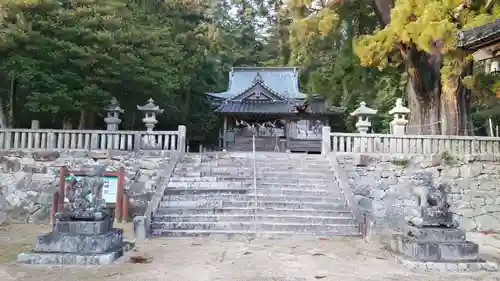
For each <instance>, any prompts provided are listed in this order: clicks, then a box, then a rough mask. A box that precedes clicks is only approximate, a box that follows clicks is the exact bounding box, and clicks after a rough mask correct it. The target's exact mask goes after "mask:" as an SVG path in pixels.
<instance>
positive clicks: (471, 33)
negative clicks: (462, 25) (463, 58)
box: [457, 19, 500, 51]
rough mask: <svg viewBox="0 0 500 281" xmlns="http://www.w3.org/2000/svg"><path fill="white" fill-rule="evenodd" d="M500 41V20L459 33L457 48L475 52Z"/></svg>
mask: <svg viewBox="0 0 500 281" xmlns="http://www.w3.org/2000/svg"><path fill="white" fill-rule="evenodd" d="M499 41H500V19H496V20H495V21H493V22H490V23H486V24H483V25H480V26H476V27H473V28H469V29H463V30H460V31H458V34H457V46H458V47H459V48H462V49H466V50H471V51H475V50H478V49H480V48H483V47H486V46H488V45H491V44H495V43H497V42H499Z"/></svg>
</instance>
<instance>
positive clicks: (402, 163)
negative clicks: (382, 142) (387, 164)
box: [391, 158, 410, 168]
mask: <svg viewBox="0 0 500 281" xmlns="http://www.w3.org/2000/svg"><path fill="white" fill-rule="evenodd" d="M391 163H392V164H393V165H396V166H400V167H402V168H407V167H408V165H409V164H410V160H408V159H403V158H396V159H392V160H391Z"/></svg>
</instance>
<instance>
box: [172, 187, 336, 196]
mask: <svg viewBox="0 0 500 281" xmlns="http://www.w3.org/2000/svg"><path fill="white" fill-rule="evenodd" d="M165 190H170V191H182V190H185V191H197V190H199V191H205V190H216V191H219V190H220V191H221V192H222V193H224V192H228V194H232V193H229V192H232V191H242V190H247V191H254V190H255V188H253V187H248V188H235V187H224V188H216V187H204V188H195V187H194V188H193V187H188V188H184V187H175V186H174V187H167V188H166V189H165ZM264 190H265V191H276V193H279V191H284V192H304V193H314V192H316V193H333V192H340V194H344V193H343V191H342V190H341V189H340V188H332V189H315V188H311V189H304V188H280V189H272V188H268V187H266V188H262V187H259V186H257V191H264ZM263 194H267V193H263ZM283 195H286V194H283Z"/></svg>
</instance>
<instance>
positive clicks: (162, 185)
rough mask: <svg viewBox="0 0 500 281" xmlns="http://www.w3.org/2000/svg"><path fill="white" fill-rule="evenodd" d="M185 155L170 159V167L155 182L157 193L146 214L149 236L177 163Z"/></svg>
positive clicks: (178, 154)
mask: <svg viewBox="0 0 500 281" xmlns="http://www.w3.org/2000/svg"><path fill="white" fill-rule="evenodd" d="M183 156H184V154H183V153H174V154H172V157H171V159H170V163H169V164H168V166H167V167H166V168H165V169H164V170H163V171H162V172H161V176H159V177H158V179H157V181H156V182H155V186H156V188H155V193H154V194H153V198H151V201H149V203H148V208H147V209H146V212H145V214H144V216H145V218H146V233H147V235H150V234H151V222H152V220H153V217H154V215H155V213H156V211H157V210H158V207H159V206H160V202H161V200H162V198H163V196H164V195H165V190H166V189H167V185H168V183H169V181H170V177H171V176H172V173H173V172H174V170H175V167H176V166H177V163H179V161H181V160H182V158H183Z"/></svg>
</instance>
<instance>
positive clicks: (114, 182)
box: [66, 175, 118, 204]
mask: <svg viewBox="0 0 500 281" xmlns="http://www.w3.org/2000/svg"><path fill="white" fill-rule="evenodd" d="M82 177H84V176H77V175H75V178H76V179H77V180H80V179H81V178H82ZM70 179H71V176H66V182H68V181H69V180H70ZM102 181H103V182H104V184H103V187H102V199H104V200H105V201H106V204H116V197H117V194H118V176H104V177H102ZM90 197H92V194H89V199H90Z"/></svg>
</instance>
